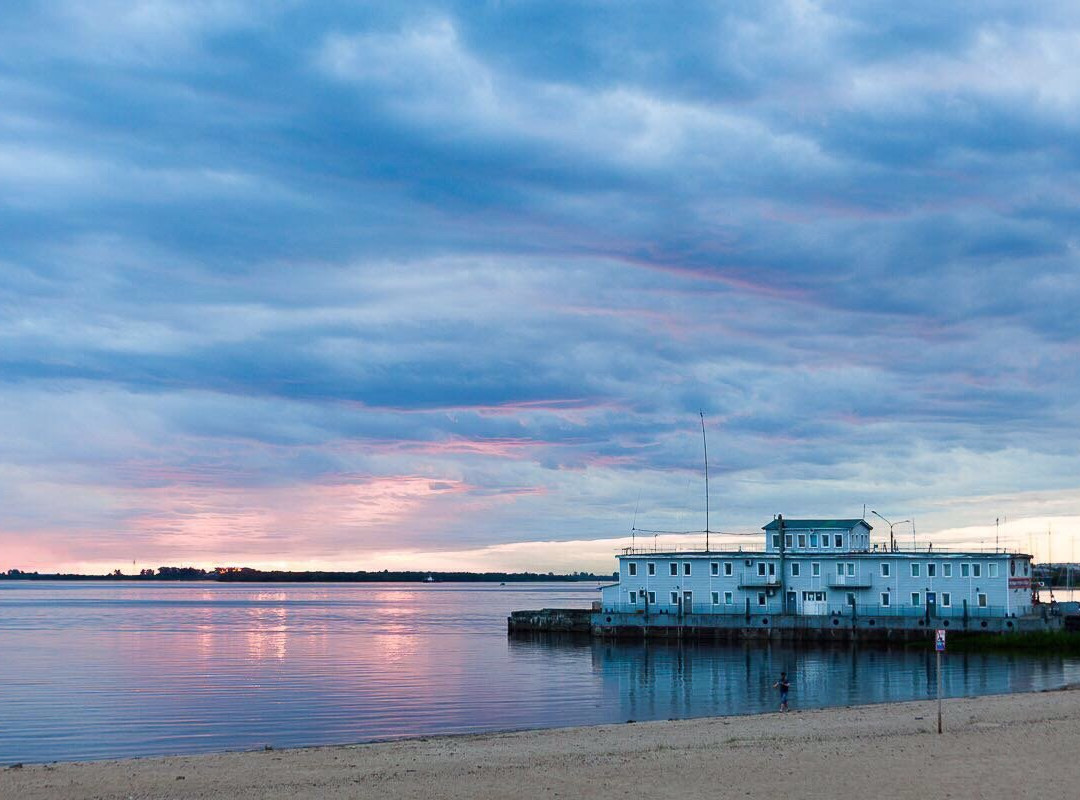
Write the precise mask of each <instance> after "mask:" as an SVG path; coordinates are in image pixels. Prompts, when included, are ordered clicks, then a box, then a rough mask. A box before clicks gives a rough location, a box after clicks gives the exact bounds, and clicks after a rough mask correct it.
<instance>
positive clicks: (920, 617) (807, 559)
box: [510, 516, 1059, 639]
mask: <svg viewBox="0 0 1080 800" xmlns="http://www.w3.org/2000/svg"><path fill="white" fill-rule="evenodd" d="M872 530H873V528H872V526H871V525H870V524H869V523H868V522H867V521H866V520H864V519H790V520H786V519H784V518H783V517H782V516H778V517H777V518H776V519H774V520H773V521H771V522H770V523H768V524H767V525H765V526H764V527H763V531H764V534H763V536H764V541H763V543H762V546H758V547H749V548H748V547H741V548H738V549H734V550H731V549H722V550H708V549H706V550H659V549H653V550H650V549H642V548H632V547H631V548H626V549H624V550H623V551H622V553H621V554H620V555H619V556H618V560H619V572H618V575H619V581H618V583H615V584H612V585H609V586H604V587H602V589H601V600H600V602H599V603H597V604H595V607H594V609H593V610H592V612H590V613H589V616H588V629H589V630H591V632H592V633H593V634H594V635H600V636H627V635H630V636H678V637H687V636H695V637H720V638H748V637H749V638H761V637H764V638H772V637H779V638H796V639H797V638H807V639H810V638H886V639H891V638H918V637H919V636H924V635H926V631H927V630H933V629H939V628H952V629H953V630H962V631H972V632H986V633H1004V632H1014V631H1021V630H1024V631H1028V630H1048V629H1052V628H1054V627H1055V626H1057V625H1058V623H1059V621H1058V620H1053V619H1049V618H1048V617H1047V615H1046V614H1045V613H1044V609H1042V608H1036V606H1035V605H1034V600H1033V592H1032V565H1031V556H1030V555H1028V554H1026V553H1019V552H1010V551H1007V550H1003V549H1000V548H995V549H993V550H987V551H972V550H964V551H950V550H943V549H940V548H934V547H933V546H932V545H927V546H925V547H922V548H920V547H917V546H914V545H913V547H912V548H911V549H900V548H898V547H897V546H896V543H895V542H892V541H890V542H888V543H880V544H878V543H874V542H873V541H872V540H871V532H872ZM538 613H540V612H515V616H518V615H520V616H518V618H517V621H515V616H512V617H511V618H510V627H511V629H543V628H547V627H548V625H546V624H545V621H544V620H545V618H544V617H543V616H536V614H538ZM530 614H531V615H533V616H531V617H529V616H527V615H530ZM578 616H579V617H581V618H580V619H577V618H576V626H577V629H579V630H580V629H582V628H583V627H584V626H585V619H584V612H581V613H579V615H578ZM568 624H570V623H568V622H567V620H566V619H564V618H560V622H559V625H562V626H566V625H568Z"/></svg>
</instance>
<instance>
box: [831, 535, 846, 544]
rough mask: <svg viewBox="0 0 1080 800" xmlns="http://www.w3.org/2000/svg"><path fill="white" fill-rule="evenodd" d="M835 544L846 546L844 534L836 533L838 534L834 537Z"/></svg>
mask: <svg viewBox="0 0 1080 800" xmlns="http://www.w3.org/2000/svg"><path fill="white" fill-rule="evenodd" d="M833 545H834V546H836V547H843V546H844V537H843V535H842V534H839V533H838V534H836V536H834V537H833Z"/></svg>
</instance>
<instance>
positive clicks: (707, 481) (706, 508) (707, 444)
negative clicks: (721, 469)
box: [698, 411, 709, 553]
mask: <svg viewBox="0 0 1080 800" xmlns="http://www.w3.org/2000/svg"><path fill="white" fill-rule="evenodd" d="M698 414H699V415H700V416H701V445H702V447H703V448H704V450H705V552H706V553H707V552H709V443H708V441H706V439H705V412H704V411H698Z"/></svg>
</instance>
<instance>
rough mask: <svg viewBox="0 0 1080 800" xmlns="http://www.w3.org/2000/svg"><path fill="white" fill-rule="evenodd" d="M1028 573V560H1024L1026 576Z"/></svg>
mask: <svg viewBox="0 0 1080 800" xmlns="http://www.w3.org/2000/svg"><path fill="white" fill-rule="evenodd" d="M1027 574H1028V562H1027V561H1025V562H1024V576H1025V577H1026V576H1027Z"/></svg>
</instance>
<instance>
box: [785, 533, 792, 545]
mask: <svg viewBox="0 0 1080 800" xmlns="http://www.w3.org/2000/svg"><path fill="white" fill-rule="evenodd" d="M784 547H791V534H790V533H785V534H784Z"/></svg>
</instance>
